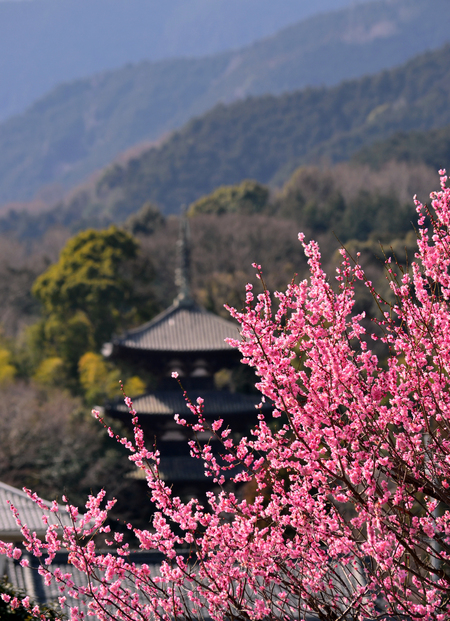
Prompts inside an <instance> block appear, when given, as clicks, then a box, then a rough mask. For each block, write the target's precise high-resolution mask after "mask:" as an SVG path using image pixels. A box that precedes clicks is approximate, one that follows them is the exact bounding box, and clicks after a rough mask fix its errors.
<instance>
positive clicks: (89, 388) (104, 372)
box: [78, 352, 145, 403]
mask: <svg viewBox="0 0 450 621" xmlns="http://www.w3.org/2000/svg"><path fill="white" fill-rule="evenodd" d="M78 372H79V377H80V384H81V387H82V388H83V391H84V395H85V399H86V401H87V402H89V403H102V402H103V401H104V400H105V399H112V398H114V397H119V396H120V395H121V388H120V382H121V380H123V379H124V376H123V374H121V373H120V372H119V370H118V369H116V368H114V367H113V366H112V365H111V364H108V363H107V362H106V361H105V359H104V358H103V357H102V356H101V355H100V354H96V353H94V352H87V353H86V354H84V355H83V356H82V357H81V358H80V360H79V362H78ZM124 391H125V394H126V395H128V396H129V397H137V396H139V395H141V394H143V393H144V392H145V383H144V382H143V380H142V379H141V378H140V377H138V376H135V375H134V376H132V377H129V378H128V379H127V380H125V381H124Z"/></svg>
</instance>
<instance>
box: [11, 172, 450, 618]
mask: <svg viewBox="0 0 450 621" xmlns="http://www.w3.org/2000/svg"><path fill="white" fill-rule="evenodd" d="M446 182H447V177H446V176H445V171H441V191H439V192H437V193H433V194H432V195H431V198H432V210H428V208H426V207H424V206H423V205H422V204H420V203H419V202H418V201H416V206H417V211H418V214H419V228H418V252H417V255H416V261H415V262H413V263H412V264H411V266H410V268H409V269H406V270H401V269H400V267H399V266H396V265H394V264H393V263H391V262H390V261H389V260H387V263H386V273H387V277H388V279H389V281H390V287H391V292H392V296H393V297H392V299H393V301H392V302H390V303H388V302H385V301H383V300H382V299H381V297H380V296H379V295H378V294H377V293H376V291H375V290H374V289H373V286H372V283H371V282H370V281H368V280H367V278H366V276H365V274H364V271H363V268H362V267H361V266H360V265H359V264H358V261H356V262H353V261H352V260H351V259H350V258H349V257H348V255H347V253H346V252H345V250H342V263H341V266H340V267H339V268H338V270H337V287H336V288H335V289H336V290H335V289H334V288H333V287H332V286H331V284H330V282H329V281H328V280H327V277H326V275H325V273H324V272H323V270H322V268H321V265H320V252H319V248H318V246H317V244H316V243H314V242H311V243H306V242H305V241H304V237H303V235H300V241H301V242H302V243H303V245H304V249H305V253H306V256H307V258H308V262H309V268H310V277H309V279H308V280H305V281H303V282H301V283H300V284H296V283H295V282H292V283H291V284H290V285H289V286H288V287H287V290H286V291H285V292H284V293H275V298H277V305H276V308H275V309H273V305H272V298H271V296H270V294H269V292H268V291H264V292H263V293H262V294H260V295H259V296H256V297H255V296H254V294H253V292H252V287H251V286H250V285H248V286H247V298H246V308H245V310H243V311H242V312H239V311H237V310H235V309H231V314H232V315H233V317H235V318H236V319H237V321H238V322H239V323H240V326H241V337H242V338H241V340H240V341H235V342H234V343H233V344H234V345H235V346H236V347H238V348H239V349H240V351H241V352H242V356H243V358H242V362H243V363H245V364H248V365H250V366H252V367H253V368H254V369H255V372H256V374H257V376H258V384H257V387H258V389H259V390H260V392H261V394H262V400H266V401H269V402H270V403H271V405H272V411H271V415H270V416H265V415H264V414H263V413H262V410H261V412H260V413H259V414H258V421H257V424H256V425H255V427H254V428H253V430H252V432H251V434H250V435H249V436H248V437H243V438H241V439H240V440H235V439H233V436H232V434H231V433H230V429H228V428H224V424H223V421H221V420H217V421H215V422H214V423H213V424H212V429H211V431H212V432H213V433H214V434H215V435H216V437H217V438H218V439H220V440H221V442H222V445H221V446H222V447H223V449H222V455H221V457H220V458H219V457H218V455H217V452H214V451H213V450H212V445H211V444H206V445H204V444H201V443H200V442H198V443H196V442H195V441H192V442H191V452H192V455H193V457H194V458H198V459H202V460H203V461H204V464H205V473H206V474H207V475H208V476H210V477H211V478H212V480H213V481H214V482H215V483H216V484H219V485H222V484H223V483H224V481H225V474H227V475H228V476H229V475H231V476H232V477H233V479H234V480H235V481H236V482H251V483H252V486H253V489H255V490H256V492H255V494H254V497H252V499H249V498H242V497H240V496H239V495H237V494H236V493H233V492H227V491H225V490H223V491H221V492H220V493H219V494H217V495H214V494H213V493H210V494H209V496H208V502H207V506H202V505H201V504H200V502H199V501H198V500H196V499H192V500H191V501H189V502H188V503H183V502H181V500H180V499H179V498H177V497H174V495H173V494H172V491H171V489H170V487H168V486H167V485H166V484H165V483H164V482H163V481H162V480H161V479H160V478H159V476H158V464H159V456H158V452H157V450H156V449H154V450H152V451H150V450H148V449H147V448H146V447H145V445H144V438H143V434H142V430H141V429H140V427H139V424H138V420H137V417H136V415H135V413H134V412H133V411H132V409H131V411H132V416H133V423H134V439H133V441H128V440H126V439H124V438H123V439H120V438H119V441H121V442H123V443H125V444H126V445H127V447H128V448H129V450H130V459H131V460H132V461H134V462H135V464H136V466H137V467H138V468H141V469H143V470H144V471H145V473H146V476H147V482H148V487H149V489H150V492H151V497H152V501H153V502H154V504H155V514H154V518H153V524H152V528H150V529H148V530H137V529H134V534H135V536H136V538H137V540H138V542H139V545H140V547H141V548H142V549H144V550H159V551H160V552H162V553H163V554H164V556H165V559H166V560H165V561H164V562H163V563H162V564H161V567H160V571H159V573H158V575H154V574H152V572H151V571H150V569H149V567H148V566H146V565H139V566H137V565H134V564H133V563H131V562H130V561H129V559H128V548H127V546H126V545H123V544H122V543H121V535H120V534H116V535H115V541H111V542H110V545H111V549H112V551H113V550H114V554H112V553H111V554H100V553H98V552H96V549H95V545H94V542H93V540H92V535H93V534H94V533H97V532H102V531H108V527H107V526H105V519H106V516H107V510H108V505H107V506H106V507H105V508H102V500H103V497H104V495H103V494H100V495H99V496H97V497H92V498H90V499H89V501H88V503H87V505H86V512H85V513H84V514H81V513H79V512H78V510H77V509H76V508H75V507H72V506H70V505H68V510H69V512H70V514H71V515H72V518H73V527H70V528H68V527H65V528H64V533H63V538H62V540H59V539H58V537H57V531H56V528H55V527H53V526H49V527H48V534H47V538H46V541H45V542H41V541H39V540H38V539H37V538H36V537H35V536H34V535H33V534H32V533H30V532H29V531H28V529H27V528H26V526H23V527H22V530H23V534H24V537H25V545H26V548H27V549H28V550H30V551H31V552H33V554H34V555H36V556H38V557H39V556H40V555H41V554H42V553H44V552H45V553H46V554H47V557H46V560H45V562H44V563H43V564H42V566H41V569H40V570H39V571H40V572H41V573H42V574H44V575H45V578H46V580H47V581H49V582H50V581H51V580H55V581H56V582H57V583H58V585H59V586H60V588H61V592H62V595H61V597H62V599H61V602H64V597H65V596H66V595H71V596H72V597H76V598H79V599H82V600H88V601H89V602H90V603H89V611H90V614H92V615H96V616H97V618H98V619H101V620H106V619H117V620H121V621H122V620H127V621H131V620H140V621H147V620H150V619H174V618H183V619H194V618H195V619H198V618H201V617H207V618H212V619H214V620H217V621H222V620H224V619H227V620H228V619H230V620H231V619H249V620H253V619H255V620H256V619H274V620H275V619H276V620H280V621H281V620H285V619H286V620H287V619H293V618H296V619H303V618H306V617H312V618H318V619H321V620H327V621H328V620H329V621H332V620H334V621H338V620H344V619H345V620H350V619H351V620H363V619H365V620H366V619H382V618H383V619H386V618H389V619H396V620H397V619H398V620H399V619H411V620H413V619H414V620H419V619H423V620H424V621H431V620H433V621H444V620H447V619H448V618H449V617H450V566H449V560H450V508H449V505H450V433H449V432H450V274H449V266H450V229H449V226H450V189H448V188H447V187H446ZM426 217H428V218H429V219H430V221H431V230H430V231H429V230H428V229H427V228H426ZM357 281H362V282H363V283H364V284H365V285H366V286H367V287H368V288H369V289H370V290H371V292H372V293H373V295H374V296H375V298H376V300H377V302H378V304H379V307H380V310H381V316H380V318H379V320H378V321H376V322H374V324H373V327H372V328H370V327H368V324H367V323H366V322H365V321H364V318H363V316H362V315H355V314H354V313H353V312H352V309H353V305H354V301H355V283H356V282H357ZM377 340H378V341H380V343H378V345H382V347H384V348H385V351H386V356H385V357H384V358H383V357H382V356H377V355H376V354H375V353H374V351H373V345H372V343H373V342H375V341H377ZM380 350H381V349H380ZM128 403H129V406H130V408H132V404H131V402H130V401H129V400H128ZM188 407H189V408H190V409H191V411H192V412H193V413H194V414H195V415H196V422H195V423H194V424H193V425H192V429H193V431H194V432H195V433H199V432H203V431H205V429H206V428H207V427H208V425H207V423H206V421H205V419H204V416H203V412H202V407H203V405H202V399H201V398H199V399H198V401H197V403H195V404H192V403H188ZM178 423H179V424H180V425H188V424H189V423H188V422H187V421H186V420H184V419H182V418H181V417H178ZM110 433H111V435H114V434H113V432H112V431H111V432H110ZM226 471H228V472H226ZM30 495H31V496H32V497H33V498H35V500H36V502H37V503H38V504H40V503H41V501H40V500H39V499H38V498H36V497H35V496H34V495H33V494H31V492H30ZM54 511H55V512H57V511H58V507H57V505H56V504H55V505H54ZM17 519H18V520H19V524H20V519H19V516H18V517H17ZM129 527H130V529H131V528H132V527H131V525H130V526H129ZM61 548H64V549H66V550H67V551H68V553H69V559H70V562H71V563H72V565H73V567H74V568H75V569H76V570H79V571H81V572H84V573H86V574H87V575H88V576H89V586H88V587H83V588H81V587H78V588H76V587H75V585H74V582H73V579H72V576H71V575H70V574H61V572H58V571H57V570H53V569H52V564H51V561H52V559H53V558H54V555H55V553H56V552H57V551H58V550H60V549H61ZM182 549H184V550H186V549H189V553H188V554H187V555H186V554H185V553H181V550H182ZM0 551H1V552H3V553H4V554H8V555H10V556H13V557H15V558H18V557H20V550H17V549H15V548H14V547H13V546H12V545H11V544H0ZM70 614H71V618H72V619H73V620H74V621H76V620H78V619H81V618H82V614H81V612H80V611H79V608H78V607H77V606H74V607H72V608H71V613H70Z"/></svg>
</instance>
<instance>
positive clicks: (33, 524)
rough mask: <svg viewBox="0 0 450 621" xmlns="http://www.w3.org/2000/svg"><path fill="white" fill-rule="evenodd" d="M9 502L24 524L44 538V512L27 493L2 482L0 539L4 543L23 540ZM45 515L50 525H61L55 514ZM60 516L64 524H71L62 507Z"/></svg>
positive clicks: (0, 487)
mask: <svg viewBox="0 0 450 621" xmlns="http://www.w3.org/2000/svg"><path fill="white" fill-rule="evenodd" d="M8 500H9V501H10V502H11V503H12V504H13V505H14V507H15V508H16V509H17V510H18V512H19V514H20V519H21V521H22V523H23V524H26V525H27V526H28V527H29V529H30V530H31V531H32V532H33V531H35V532H36V534H37V536H38V537H43V536H44V535H45V532H46V528H45V526H44V523H43V521H42V514H43V510H42V509H40V508H39V507H38V506H37V504H36V503H34V502H33V501H32V500H31V499H30V498H29V497H28V496H27V495H26V494H25V492H22V491H21V490H19V489H17V488H15V487H11V485H6V483H1V482H0V539H2V540H3V541H20V540H21V539H22V535H21V533H20V529H19V527H18V526H17V524H16V521H15V519H14V516H13V514H12V512H11V509H10V507H9V505H8V503H7V501H8ZM45 504H46V505H48V507H50V506H51V503H47V502H46V503H45ZM45 515H47V517H48V521H49V524H58V523H59V522H58V520H57V518H56V517H55V514H54V513H51V512H50V511H47V512H45ZM58 515H59V517H60V518H61V519H62V521H63V524H65V525H67V526H69V525H70V524H71V522H70V518H69V515H68V514H67V513H66V511H65V510H64V507H61V506H60V512H59V513H58Z"/></svg>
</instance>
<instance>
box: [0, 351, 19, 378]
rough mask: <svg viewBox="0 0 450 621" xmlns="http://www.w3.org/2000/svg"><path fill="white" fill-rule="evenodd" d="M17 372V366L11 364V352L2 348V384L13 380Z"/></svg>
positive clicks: (0, 356)
mask: <svg viewBox="0 0 450 621" xmlns="http://www.w3.org/2000/svg"><path fill="white" fill-rule="evenodd" d="M16 373H17V370H16V367H15V366H14V365H13V364H11V352H9V351H8V350H7V349H3V348H0V386H4V385H5V384H8V383H9V382H11V381H12V380H13V379H14V377H15V375H16Z"/></svg>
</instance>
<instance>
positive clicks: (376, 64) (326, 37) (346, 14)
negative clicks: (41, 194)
mask: <svg viewBox="0 0 450 621" xmlns="http://www.w3.org/2000/svg"><path fill="white" fill-rule="evenodd" d="M448 21H450V3H449V2H448V1H447V0H380V1H379V2H371V3H367V4H360V5H356V6H354V7H353V8H351V9H346V10H343V11H340V12H336V13H333V14H327V15H320V16H316V17H313V18H310V19H308V20H306V21H304V22H301V23H300V24H297V25H296V26H292V27H289V28H287V29H286V30H284V31H282V32H280V33H279V34H278V35H276V36H273V37H271V38H269V39H267V40H264V41H261V42H259V43H257V44H254V45H253V46H250V47H249V48H246V49H244V50H240V51H236V52H226V53H223V54H219V55H216V56H213V57H208V58H203V59H181V60H180V59H175V60H166V61H161V62H159V63H153V64H152V63H148V62H145V63H140V64H138V65H135V66H128V67H124V68H122V69H120V70H117V71H111V72H109V73H104V74H101V75H98V76H94V77H93V78H90V79H87V80H79V81H76V82H73V83H70V84H67V85H63V86H60V87H58V88H57V89H55V90H54V91H52V92H51V93H50V94H49V95H47V96H46V97H45V98H43V99H42V100H40V101H39V102H37V103H36V104H34V105H33V106H32V107H31V108H30V109H29V110H28V111H27V112H26V113H25V114H23V115H21V116H18V117H15V118H13V119H10V120H9V121H7V122H5V123H3V124H2V125H0V203H1V202H3V203H4V202H7V201H13V200H26V199H28V198H30V197H31V196H32V195H33V194H34V193H35V192H36V191H37V190H38V189H39V188H40V187H42V186H43V185H46V184H53V183H59V184H62V185H63V186H64V187H65V188H69V187H71V186H73V185H75V184H76V183H77V182H78V181H80V180H81V179H83V178H84V177H86V176H87V175H88V174H90V173H91V172H92V171H93V170H95V169H97V168H100V167H101V166H104V165H105V164H107V163H108V162H109V161H111V159H112V158H113V157H115V156H116V155H117V154H118V153H119V152H120V151H122V150H124V149H127V148H129V147H131V146H132V145H134V144H136V143H138V142H141V141H154V140H156V139H158V138H160V137H161V136H162V135H163V134H165V133H167V132H169V131H171V130H172V129H173V128H176V127H181V126H182V125H183V123H185V122H186V121H187V120H188V119H190V118H192V117H193V116H195V115H199V114H202V113H203V112H205V111H206V110H208V109H209V108H211V107H212V106H213V105H215V104H216V103H217V102H219V101H223V102H231V101H234V100H236V99H240V98H243V97H245V96H248V95H254V94H263V93H274V94H278V93H282V92H285V91H292V90H294V89H297V88H300V87H303V86H305V85H308V84H316V85H317V84H333V83H336V82H339V81H340V80H342V79H343V78H349V77H353V76H360V75H363V74H365V73H367V72H370V71H375V70H379V69H382V68H384V67H385V66H393V65H395V64H396V63H400V62H402V61H404V60H405V59H406V58H408V57H410V56H411V55H413V54H414V53H417V52H419V51H421V50H423V49H426V48H427V47H433V46H437V45H438V44H440V43H442V42H443V41H445V40H447V39H448V29H447V23H448Z"/></svg>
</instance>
